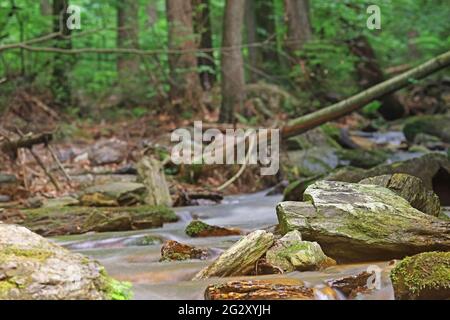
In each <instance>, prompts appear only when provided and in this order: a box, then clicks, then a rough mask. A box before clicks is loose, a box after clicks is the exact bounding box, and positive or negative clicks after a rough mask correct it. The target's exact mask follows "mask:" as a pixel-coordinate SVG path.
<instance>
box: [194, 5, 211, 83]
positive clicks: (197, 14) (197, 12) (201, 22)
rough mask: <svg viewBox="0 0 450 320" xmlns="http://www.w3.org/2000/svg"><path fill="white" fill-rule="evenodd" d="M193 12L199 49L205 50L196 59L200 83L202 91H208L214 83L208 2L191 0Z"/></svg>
mask: <svg viewBox="0 0 450 320" xmlns="http://www.w3.org/2000/svg"><path fill="white" fill-rule="evenodd" d="M192 9H193V11H194V31H195V34H197V35H199V36H200V45H199V48H200V49H206V50H205V51H203V52H201V55H200V56H199V57H198V61H197V63H198V67H199V69H200V70H201V71H200V82H201V84H202V87H203V89H204V90H210V89H211V88H212V87H213V86H214V83H215V82H216V63H215V60H214V54H213V52H212V51H211V50H210V49H211V48H212V47H213V38H212V36H213V32H212V25H211V12H210V7H209V0H192Z"/></svg>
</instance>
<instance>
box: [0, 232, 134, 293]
mask: <svg viewBox="0 0 450 320" xmlns="http://www.w3.org/2000/svg"><path fill="white" fill-rule="evenodd" d="M0 279H1V280H0V299H6V300H41V299H43V300H110V299H113V300H114V299H129V298H131V285H130V284H127V283H122V282H119V281H117V280H114V279H112V278H111V277H109V276H108V274H107V273H106V271H105V269H104V268H103V267H102V266H101V265H100V264H99V263H97V262H95V261H93V260H90V259H88V258H87V257H85V256H83V255H81V254H75V253H71V252H70V251H68V250H67V249H64V248H62V247H60V246H58V245H56V244H54V243H52V242H50V241H48V240H46V239H44V238H42V237H41V236H39V235H37V234H34V233H32V232H31V231H29V230H28V229H26V228H24V227H19V226H16V225H7V224H0Z"/></svg>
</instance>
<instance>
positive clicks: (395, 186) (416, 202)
mask: <svg viewBox="0 0 450 320" xmlns="http://www.w3.org/2000/svg"><path fill="white" fill-rule="evenodd" d="M360 183H362V184H374V185H378V186H381V187H385V188H388V189H389V190H392V191H393V192H395V193H396V194H397V195H399V196H400V197H402V198H403V199H405V200H407V201H408V202H409V203H410V204H411V206H413V207H414V208H416V209H417V210H420V211H422V212H423V213H426V214H429V215H431V216H435V217H437V216H439V214H440V212H441V203H440V200H439V197H438V196H437V195H436V194H435V193H434V192H433V191H430V190H427V188H425V185H424V184H423V181H422V180H420V179H419V178H417V177H414V176H410V175H408V174H403V173H395V174H392V175H383V176H377V177H372V178H367V179H364V180H362V181H361V182H360Z"/></svg>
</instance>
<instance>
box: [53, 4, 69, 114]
mask: <svg viewBox="0 0 450 320" xmlns="http://www.w3.org/2000/svg"><path fill="white" fill-rule="evenodd" d="M68 6H69V0H53V31H54V32H60V31H61V33H62V35H63V37H66V36H70V33H71V32H70V30H69V28H67V19H68V17H69V15H68V14H67V7H68ZM63 37H59V38H57V41H56V42H57V43H56V44H55V47H57V48H62V49H72V42H71V40H70V39H64V38H63ZM72 64H73V57H67V56H64V55H55V56H54V59H53V71H52V81H51V89H52V92H53V97H54V101H55V103H56V104H57V105H58V106H59V107H64V108H66V107H69V106H70V104H71V101H72V96H71V92H70V91H71V90H70V83H69V75H68V73H69V71H70V70H71V65H72Z"/></svg>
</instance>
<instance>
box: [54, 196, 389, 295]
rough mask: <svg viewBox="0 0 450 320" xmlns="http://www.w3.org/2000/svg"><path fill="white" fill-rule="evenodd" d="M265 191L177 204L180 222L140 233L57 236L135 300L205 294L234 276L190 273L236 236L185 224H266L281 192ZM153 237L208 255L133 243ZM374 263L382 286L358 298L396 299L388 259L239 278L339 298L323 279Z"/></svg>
mask: <svg viewBox="0 0 450 320" xmlns="http://www.w3.org/2000/svg"><path fill="white" fill-rule="evenodd" d="M266 193H267V192H259V193H256V194H251V195H240V196H230V197H226V199H225V200H224V201H223V203H222V204H220V205H215V206H209V205H206V206H196V207H186V208H178V209H176V213H177V215H178V216H179V217H180V221H179V222H176V223H171V224H165V225H164V227H163V228H159V229H152V230H145V231H138V232H112V233H102V234H86V235H81V236H69V237H64V238H59V239H56V241H57V242H58V243H59V244H62V245H63V246H65V247H67V248H69V249H71V250H73V251H76V252H80V253H83V254H85V255H87V256H90V257H92V258H95V259H96V260H98V261H99V262H101V264H103V265H104V266H105V268H106V269H107V271H108V273H109V274H110V275H111V276H113V277H114V278H116V279H119V280H125V281H129V282H131V283H132V284H133V291H134V298H135V299H203V294H204V292H205V288H206V287H207V286H208V285H210V284H213V283H219V282H227V281H230V280H232V279H230V278H223V279H207V280H200V281H191V278H192V277H193V276H194V275H195V274H196V273H197V272H198V271H200V270H201V269H202V268H204V267H206V266H207V265H208V264H210V263H211V261H212V260H214V259H215V258H216V257H217V255H218V254H219V253H220V252H222V251H223V250H224V249H226V248H228V247H230V246H231V245H232V244H233V243H234V242H235V241H237V240H238V239H239V238H240V237H239V236H236V237H234V236H232V237H211V238H196V239H193V238H190V237H188V236H187V235H186V234H185V233H184V229H185V226H186V224H187V223H188V222H189V221H190V220H192V218H193V217H198V218H200V219H201V220H202V221H205V222H207V223H210V224H212V225H226V226H232V227H237V228H240V229H242V230H246V231H253V230H257V229H266V228H269V227H271V226H274V225H275V224H277V217H276V213H275V206H276V204H277V203H278V202H280V201H281V200H282V196H266ZM149 235H150V236H155V237H157V238H161V239H162V240H163V241H165V240H176V241H179V242H182V243H187V244H190V245H194V246H197V247H208V248H210V251H212V256H211V257H210V259H208V260H206V261H200V260H187V261H177V262H175V261H173V262H159V259H160V257H161V254H160V249H161V245H160V244H156V245H150V246H136V245H135V244H136V243H137V242H138V241H137V240H139V239H140V238H143V237H146V236H149ZM370 265H377V266H378V267H380V268H381V269H382V270H383V272H382V276H381V290H374V291H372V292H371V293H369V294H367V295H360V296H359V297H358V298H359V299H394V294H393V290H392V286H391V284H390V280H389V270H390V268H389V263H388V262H376V263H364V264H353V265H338V266H336V267H331V268H328V269H326V270H324V271H320V272H293V273H290V274H285V275H276V276H273V275H271V276H258V277H248V276H245V277H241V279H246V280H248V279H252V278H253V279H274V278H279V279H294V280H295V279H299V280H301V281H304V282H305V284H306V285H308V286H310V287H315V288H317V289H319V290H315V292H316V298H317V299H324V300H327V299H335V298H339V299H343V296H342V295H341V294H340V293H338V292H335V291H333V290H328V289H324V288H326V286H325V285H324V283H325V281H326V280H330V279H335V278H342V277H345V276H350V275H357V274H359V273H361V272H364V271H366V270H367V268H368V266H370Z"/></svg>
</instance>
